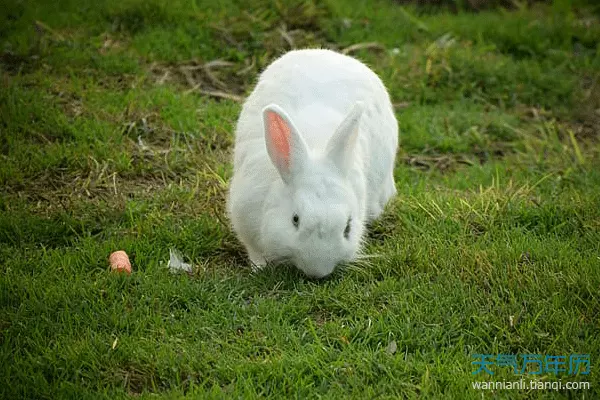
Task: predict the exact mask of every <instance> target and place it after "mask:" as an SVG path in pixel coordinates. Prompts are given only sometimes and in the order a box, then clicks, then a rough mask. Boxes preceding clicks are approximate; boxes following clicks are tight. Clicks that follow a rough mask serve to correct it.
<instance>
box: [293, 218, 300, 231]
mask: <svg viewBox="0 0 600 400" xmlns="http://www.w3.org/2000/svg"><path fill="white" fill-rule="evenodd" d="M292 224H294V227H295V228H296V229H298V225H300V217H299V216H298V214H294V216H293V217H292Z"/></svg>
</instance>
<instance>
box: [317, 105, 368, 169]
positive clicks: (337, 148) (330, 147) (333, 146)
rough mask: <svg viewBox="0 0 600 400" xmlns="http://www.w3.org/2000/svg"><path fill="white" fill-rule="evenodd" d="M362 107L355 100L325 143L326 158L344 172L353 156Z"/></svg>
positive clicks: (348, 167)
mask: <svg viewBox="0 0 600 400" xmlns="http://www.w3.org/2000/svg"><path fill="white" fill-rule="evenodd" d="M363 109H364V107H363V103H362V102H356V103H355V104H354V106H353V107H352V109H351V110H350V112H349V113H348V115H346V118H344V120H343V121H342V123H341V124H340V126H338V128H337V130H336V131H335V133H334V134H333V136H332V137H331V139H329V142H328V143H327V149H326V154H327V158H329V159H330V160H331V161H333V163H334V164H335V165H336V166H337V167H338V168H339V169H340V171H342V172H344V173H346V172H347V171H348V170H349V169H350V166H351V164H352V161H353V160H354V158H355V156H354V154H353V152H354V147H355V146H356V140H357V138H358V127H359V122H360V117H361V116H362V113H363Z"/></svg>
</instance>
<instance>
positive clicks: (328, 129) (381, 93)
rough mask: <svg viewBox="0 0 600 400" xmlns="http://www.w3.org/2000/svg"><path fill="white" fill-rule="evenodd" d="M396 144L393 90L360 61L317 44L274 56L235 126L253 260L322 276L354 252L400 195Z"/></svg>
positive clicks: (242, 226)
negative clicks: (368, 225)
mask: <svg viewBox="0 0 600 400" xmlns="http://www.w3.org/2000/svg"><path fill="white" fill-rule="evenodd" d="M397 147H398V125H397V121H396V118H395V116H394V112H393V109H392V104H391V103H390V98H389V95H388V93H387V91H386V89H385V87H384V85H383V83H382V82H381V80H380V79H379V77H377V75H376V74H375V73H374V72H373V71H371V70H370V69H369V68H368V67H367V66H365V65H364V64H362V63H361V62H360V61H358V60H356V59H354V58H352V57H349V56H345V55H342V54H339V53H336V52H334V51H330V50H318V49H312V50H296V51H290V52H289V53H287V54H285V55H283V56H282V57H281V58H279V59H277V60H276V61H274V62H273V63H272V64H271V65H270V66H269V67H267V69H266V70H265V71H264V72H263V73H262V74H261V76H260V78H259V81H258V84H257V85H256V87H255V89H254V91H253V92H252V93H251V94H250V96H249V97H248V99H247V100H246V102H245V104H244V106H243V109H242V112H241V115H240V117H239V120H238V123H237V129H236V142H235V155H234V173H233V178H232V181H231V187H230V193H229V199H228V211H229V217H230V219H231V221H232V223H233V228H234V230H235V232H236V233H237V235H238V237H239V239H240V240H241V242H242V243H243V244H244V246H245V247H246V249H247V251H248V255H249V257H250V261H252V263H253V264H254V265H255V266H256V267H258V268H261V267H263V266H264V265H265V264H266V263H267V262H275V263H277V262H281V261H289V262H292V263H293V264H294V265H295V266H296V267H297V268H299V269H300V270H302V271H303V272H304V273H305V274H306V275H308V276H310V277H316V278H322V277H325V276H327V275H329V274H330V273H331V272H333V270H334V269H335V267H336V265H338V264H339V263H343V262H348V261H352V260H353V259H354V258H355V257H356V256H357V254H358V252H359V250H360V245H361V242H362V240H361V239H362V235H363V232H364V229H365V224H366V223H367V222H369V221H371V220H373V219H375V218H377V217H378V216H379V215H380V214H381V212H382V211H383V208H384V206H385V204H386V203H387V202H388V200H389V199H390V198H391V197H393V196H394V195H395V194H396V187H395V185H394V176H393V170H394V159H395V155H396V150H397Z"/></svg>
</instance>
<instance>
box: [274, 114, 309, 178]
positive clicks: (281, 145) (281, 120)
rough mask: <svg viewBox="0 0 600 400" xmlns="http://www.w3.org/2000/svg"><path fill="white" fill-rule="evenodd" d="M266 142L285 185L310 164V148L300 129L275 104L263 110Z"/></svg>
mask: <svg viewBox="0 0 600 400" xmlns="http://www.w3.org/2000/svg"><path fill="white" fill-rule="evenodd" d="M263 122H264V125H265V142H266V144H267V152H268V153H269V157H271V161H272V162H273V165H275V167H276V168H277V170H278V171H279V174H280V175H281V178H282V179H283V181H284V182H285V183H289V182H290V181H291V179H292V177H293V176H295V175H297V174H298V172H299V171H300V170H301V169H302V168H303V167H304V165H306V163H307V162H308V148H307V146H306V143H305V142H304V139H303V138H302V136H301V135H300V132H298V129H296V127H295V126H294V124H293V123H292V121H291V119H290V117H289V116H288V115H287V114H286V112H285V111H283V109H282V108H281V107H279V106H277V105H275V104H271V105H268V106H267V107H265V108H264V109H263Z"/></svg>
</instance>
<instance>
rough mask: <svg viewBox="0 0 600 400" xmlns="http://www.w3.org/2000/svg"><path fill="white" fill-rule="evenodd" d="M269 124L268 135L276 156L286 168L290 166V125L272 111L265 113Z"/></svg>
mask: <svg viewBox="0 0 600 400" xmlns="http://www.w3.org/2000/svg"><path fill="white" fill-rule="evenodd" d="M267 120H268V124H269V127H268V128H269V129H268V132H269V136H270V137H271V142H272V143H273V146H274V147H275V149H274V150H275V151H276V152H277V156H278V158H280V159H281V160H282V161H283V162H284V164H285V167H286V168H289V167H290V127H289V126H288V125H287V124H286V123H285V121H284V120H283V118H281V116H280V115H279V114H277V113H275V112H273V111H269V112H268V113H267Z"/></svg>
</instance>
